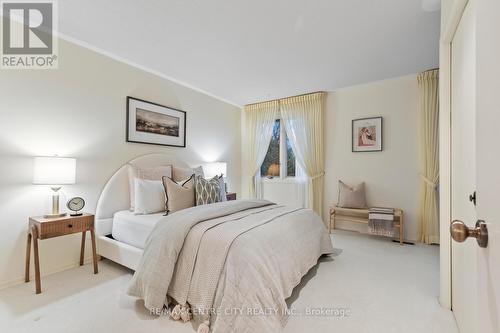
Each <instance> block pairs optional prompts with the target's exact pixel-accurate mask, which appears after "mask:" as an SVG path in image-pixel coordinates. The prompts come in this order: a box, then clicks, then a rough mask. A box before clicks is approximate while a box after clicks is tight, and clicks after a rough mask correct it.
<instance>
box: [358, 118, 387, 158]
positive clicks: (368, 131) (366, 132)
mask: <svg viewBox="0 0 500 333" xmlns="http://www.w3.org/2000/svg"><path fill="white" fill-rule="evenodd" d="M352 151H353V152H367V151H382V117H373V118H362V119H354V120H353V121H352Z"/></svg>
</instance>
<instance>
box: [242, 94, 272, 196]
mask: <svg viewBox="0 0 500 333" xmlns="http://www.w3.org/2000/svg"><path fill="white" fill-rule="evenodd" d="M278 111H279V103H278V101H271V102H263V103H257V104H251V105H247V106H245V121H246V139H247V150H246V152H247V163H248V165H247V170H248V174H247V179H248V195H249V197H250V198H260V197H261V195H262V193H261V190H260V166H261V164H262V162H264V158H265V157H266V153H267V149H268V147H269V143H270V141H271V136H272V133H273V126H274V121H275V119H276V117H277V116H278Z"/></svg>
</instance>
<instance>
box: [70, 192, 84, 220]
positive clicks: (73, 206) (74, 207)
mask: <svg viewBox="0 0 500 333" xmlns="http://www.w3.org/2000/svg"><path fill="white" fill-rule="evenodd" d="M66 207H68V209H69V210H71V211H73V213H72V214H71V216H82V213H79V212H80V211H81V210H82V209H83V207H85V200H83V198H80V197H74V198H71V199H70V200H69V201H68V203H67V204H66Z"/></svg>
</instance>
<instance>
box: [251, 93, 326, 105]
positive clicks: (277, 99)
mask: <svg viewBox="0 0 500 333" xmlns="http://www.w3.org/2000/svg"><path fill="white" fill-rule="evenodd" d="M317 93H326V91H314V92H310V93H305V94H300V95H293V96H287V97H282V98H276V99H270V100H268V101H263V102H255V103H250V104H245V106H250V105H256V104H260V103H267V102H274V101H281V100H282V99H287V98H292V97H300V96H305V95H312V94H317Z"/></svg>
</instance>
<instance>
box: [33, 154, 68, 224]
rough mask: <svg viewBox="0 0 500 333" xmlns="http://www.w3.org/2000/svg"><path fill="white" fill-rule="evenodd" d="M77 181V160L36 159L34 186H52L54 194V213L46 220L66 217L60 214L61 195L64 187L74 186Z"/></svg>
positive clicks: (58, 158)
mask: <svg viewBox="0 0 500 333" xmlns="http://www.w3.org/2000/svg"><path fill="white" fill-rule="evenodd" d="M75 180H76V159H74V158H67V157H58V156H52V157H35V158H34V168H33V184H37V185H50V188H51V189H52V191H54V193H53V194H52V213H51V214H46V215H44V217H45V218H55V217H62V216H65V215H66V213H60V212H59V193H58V191H59V190H60V189H61V187H62V185H68V184H74V183H75Z"/></svg>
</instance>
